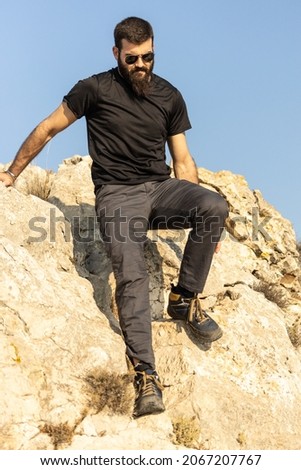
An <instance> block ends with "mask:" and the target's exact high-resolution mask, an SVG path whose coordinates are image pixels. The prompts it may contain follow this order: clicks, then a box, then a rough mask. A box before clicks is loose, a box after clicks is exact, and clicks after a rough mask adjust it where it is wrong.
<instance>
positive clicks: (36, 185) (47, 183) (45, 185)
mask: <svg viewBox="0 0 301 470" xmlns="http://www.w3.org/2000/svg"><path fill="white" fill-rule="evenodd" d="M53 175H54V173H53V171H52V170H46V173H45V177H43V178H42V177H41V176H40V175H38V174H34V175H33V176H32V177H31V178H29V179H28V180H27V181H26V193H27V194H32V195H33V196H36V197H39V198H40V199H43V200H44V201H47V199H48V197H49V194H50V191H51V184H52V179H53Z"/></svg>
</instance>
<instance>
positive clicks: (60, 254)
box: [0, 156, 301, 449]
mask: <svg viewBox="0 0 301 470" xmlns="http://www.w3.org/2000/svg"><path fill="white" fill-rule="evenodd" d="M90 166H91V161H90V158H89V157H80V156H75V157H73V158H71V159H68V160H65V161H64V162H63V163H62V164H61V165H60V167H59V170H58V172H57V173H56V174H53V173H51V172H46V171H45V170H42V169H40V168H37V167H34V166H29V167H28V168H27V169H26V170H25V171H24V173H23V174H22V175H21V176H20V178H19V179H18V181H17V183H16V187H14V188H5V187H4V186H3V185H0V214H1V227H0V258H1V274H0V277H1V291H0V338H1V341H0V345H1V356H0V357H1V359H0V360H1V369H0V384H1V394H2V400H1V404H0V407H1V415H0V416H1V417H0V448H2V449H54V448H55V449H60V448H65V449H137V448H139V449H177V448H183V447H184V446H187V447H191V448H197V449H298V448H299V447H300V439H299V436H300V434H301V406H300V405H301V398H300V397H301V366H300V352H301V289H300V279H301V276H300V262H299V254H298V252H297V250H296V239H295V234H294V232H293V229H292V226H291V223H290V222H289V221H288V220H286V219H284V218H283V217H281V215H280V214H279V212H277V210H276V209H275V208H273V207H272V206H271V205H270V204H268V202H267V201H265V200H264V198H263V196H262V195H261V193H260V192H259V191H258V190H256V191H252V190H251V189H250V188H249V187H248V184H247V182H246V181H245V179H244V178H243V177H242V176H239V175H234V174H232V173H230V172H219V173H212V172H209V171H208V170H206V169H201V168H200V169H199V179H200V183H201V184H203V185H205V186H207V187H209V188H210V189H212V190H214V191H218V192H219V193H220V194H222V195H223V196H224V197H225V198H226V199H227V201H228V203H229V207H230V216H229V219H228V221H227V230H226V231H225V234H224V237H223V238H224V240H223V246H222V250H221V251H220V253H218V254H217V255H215V257H214V260H213V264H212V269H211V272H210V275H209V278H208V281H207V284H206V288H205V291H204V293H203V294H202V303H203V305H204V306H205V307H206V308H207V309H208V311H210V312H211V314H212V315H213V316H214V318H215V319H216V320H217V321H218V323H219V324H220V325H221V327H222V328H223V330H224V335H223V337H222V338H221V339H220V340H219V341H218V342H216V343H213V344H212V345H211V347H209V345H208V347H204V346H201V345H199V344H198V343H197V341H196V340H195V338H193V337H191V336H190V333H189V331H187V329H186V326H185V324H183V323H181V322H175V321H171V320H170V319H169V318H168V317H167V314H166V304H167V297H168V293H169V289H170V284H171V282H173V281H175V280H176V279H177V274H178V268H179V263H180V261H181V257H182V253H183V247H184V244H185V240H186V237H187V232H186V231H168V232H167V231H158V232H150V233H149V241H148V243H147V246H146V251H145V256H146V263H147V266H148V269H149V273H150V298H151V308H152V318H153V335H154V346H155V354H156V360H157V368H158V371H159V373H160V376H161V377H162V380H163V382H164V385H165V392H164V397H165V405H166V412H165V413H163V414H161V415H158V416H150V417H143V418H140V419H138V420H133V419H132V418H131V407H132V400H133V390H132V386H131V384H130V383H129V381H128V379H127V375H128V374H127V372H128V371H127V366H126V363H125V359H124V344H123V341H122V338H121V335H120V331H119V326H118V318H117V312H116V306H115V302H114V289H115V285H114V279H113V276H112V272H111V265H110V261H109V260H108V258H107V256H106V253H105V250H104V247H103V244H102V241H101V238H100V236H99V232H98V228H97V224H96V220H95V216H94V193H93V186H92V183H91V179H90ZM33 194H36V195H35V196H34V195H33ZM37 196H40V197H37ZM41 197H42V198H44V199H42V198H41ZM112 417H113V418H114V419H112ZM179 429H180V430H182V431H183V432H182V433H181V432H178V431H179ZM183 435H185V436H186V439H184V438H183ZM180 436H181V437H180Z"/></svg>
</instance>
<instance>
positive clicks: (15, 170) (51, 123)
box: [0, 102, 77, 186]
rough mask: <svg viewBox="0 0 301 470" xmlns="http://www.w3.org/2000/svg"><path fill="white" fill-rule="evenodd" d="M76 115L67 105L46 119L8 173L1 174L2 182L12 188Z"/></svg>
mask: <svg viewBox="0 0 301 470" xmlns="http://www.w3.org/2000/svg"><path fill="white" fill-rule="evenodd" d="M76 119H77V118H76V116H75V114H74V113H73V112H72V111H71V110H70V109H69V108H68V106H67V104H66V103H64V102H63V103H62V104H60V106H59V107H58V108H57V109H56V110H55V111H54V112H53V113H52V114H50V115H49V116H48V117H47V118H46V119H44V120H43V121H42V122H40V124H38V125H37V127H36V128H35V129H34V130H33V131H32V132H31V133H30V134H29V136H28V137H27V139H26V140H25V141H24V143H23V144H22V145H21V147H20V149H19V150H18V153H17V155H16V156H15V158H14V161H13V162H12V164H11V165H10V167H9V168H8V173H5V172H2V173H0V181H2V182H3V183H4V184H5V185H6V186H12V184H13V183H14V181H15V179H16V178H17V177H18V176H19V174H20V173H21V172H22V171H23V170H24V168H25V167H26V166H27V165H28V164H29V163H30V162H31V160H33V159H34V157H36V156H37V155H38V154H39V153H40V152H41V150H42V149H43V148H44V147H45V145H46V144H47V143H48V142H49V141H50V140H51V139H52V138H53V137H54V136H55V135H56V134H58V133H59V132H61V131H62V130H64V129H66V127H68V126H70V125H71V124H72V123H73V122H75V121H76Z"/></svg>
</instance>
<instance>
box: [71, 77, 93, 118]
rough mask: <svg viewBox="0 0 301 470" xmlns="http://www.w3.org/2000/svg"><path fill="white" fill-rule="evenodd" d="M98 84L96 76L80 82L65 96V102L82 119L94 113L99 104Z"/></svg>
mask: <svg viewBox="0 0 301 470" xmlns="http://www.w3.org/2000/svg"><path fill="white" fill-rule="evenodd" d="M97 91H98V83H97V78H96V77H95V76H93V77H90V78H86V79H84V80H80V81H79V82H77V84H76V85H74V87H73V88H72V89H71V90H70V91H69V93H68V94H67V95H65V96H64V98H63V101H64V102H65V103H67V105H68V107H69V108H70V109H71V111H72V112H73V113H74V114H75V116H76V117H77V118H78V119H80V118H81V117H83V116H87V115H89V114H90V113H91V112H93V109H94V107H95V104H96V102H97Z"/></svg>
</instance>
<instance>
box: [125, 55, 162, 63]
mask: <svg viewBox="0 0 301 470" xmlns="http://www.w3.org/2000/svg"><path fill="white" fill-rule="evenodd" d="M139 57H141V59H142V60H143V62H152V61H153V60H154V57H155V54H154V53H153V52H147V53H146V54H139V55H126V56H125V59H124V60H125V62H126V63H127V64H128V65H132V64H135V62H137V60H138V59H139Z"/></svg>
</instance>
